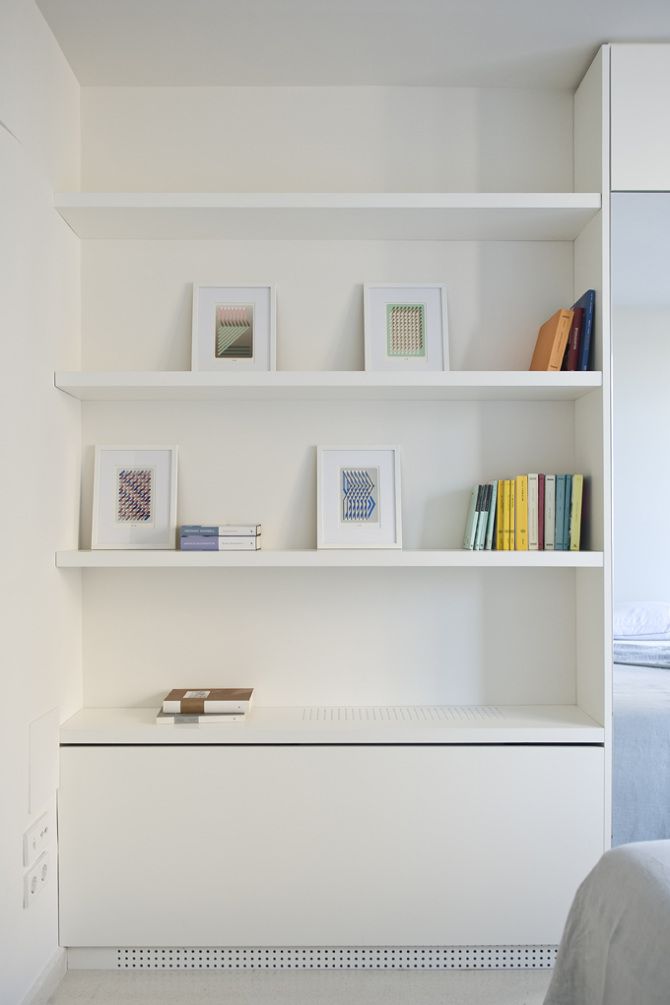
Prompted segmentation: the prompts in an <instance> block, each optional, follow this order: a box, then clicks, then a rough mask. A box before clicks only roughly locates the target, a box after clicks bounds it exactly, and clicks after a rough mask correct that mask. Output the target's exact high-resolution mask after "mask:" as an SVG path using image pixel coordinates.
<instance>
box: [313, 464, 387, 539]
mask: <svg viewBox="0 0 670 1005" xmlns="http://www.w3.org/2000/svg"><path fill="white" fill-rule="evenodd" d="M316 543H317V548H401V547H402V529H401V519H400V460H399V455H398V449H397V447H317V533H316Z"/></svg>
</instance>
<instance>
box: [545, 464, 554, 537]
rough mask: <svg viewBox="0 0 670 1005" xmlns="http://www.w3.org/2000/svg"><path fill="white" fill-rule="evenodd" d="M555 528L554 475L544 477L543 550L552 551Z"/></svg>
mask: <svg viewBox="0 0 670 1005" xmlns="http://www.w3.org/2000/svg"><path fill="white" fill-rule="evenodd" d="M555 529H556V475H547V476H546V477H545V479H544V550H545V551H554V550H555V548H554V544H555V537H554V533H555Z"/></svg>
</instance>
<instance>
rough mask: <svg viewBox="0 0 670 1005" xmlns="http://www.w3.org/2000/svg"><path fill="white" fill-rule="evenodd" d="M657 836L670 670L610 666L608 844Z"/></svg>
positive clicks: (668, 767) (665, 802) (666, 770)
mask: <svg viewBox="0 0 670 1005" xmlns="http://www.w3.org/2000/svg"><path fill="white" fill-rule="evenodd" d="M659 838H670V671H669V670H658V669H655V668H651V667H639V666H638V667H628V666H615V667H614V765H613V781H612V844H615V845H619V844H627V843H628V842H630V841H655V840H657V839H659ZM669 1002H670V999H669Z"/></svg>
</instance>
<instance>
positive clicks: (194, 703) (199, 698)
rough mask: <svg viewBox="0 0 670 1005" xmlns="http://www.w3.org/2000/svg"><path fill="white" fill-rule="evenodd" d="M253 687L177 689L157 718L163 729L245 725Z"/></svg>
mask: <svg viewBox="0 0 670 1005" xmlns="http://www.w3.org/2000/svg"><path fill="white" fill-rule="evenodd" d="M253 692H254V689H253V688H252V687H212V688H195V689H191V690H187V689H186V688H180V687H177V688H173V689H172V691H170V693H169V694H166V695H165V698H164V699H163V706H162V708H161V709H160V711H159V712H158V715H157V716H156V722H157V723H159V725H168V726H175V725H179V724H184V725H194V724H198V725H201V724H205V723H207V724H209V725H217V724H218V725H221V724H223V725H227V724H228V723H231V722H244V719H245V717H246V715H247V712H248V711H249V705H250V704H251V697H252V695H253Z"/></svg>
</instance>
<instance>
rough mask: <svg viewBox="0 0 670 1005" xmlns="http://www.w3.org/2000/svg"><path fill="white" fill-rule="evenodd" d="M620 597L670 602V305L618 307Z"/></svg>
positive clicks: (616, 420)
mask: <svg viewBox="0 0 670 1005" xmlns="http://www.w3.org/2000/svg"><path fill="white" fill-rule="evenodd" d="M612 322H613V324H612V341H613V346H614V442H613V449H614V599H615V600H616V601H621V600H668V601H670V524H669V523H668V499H669V498H670V467H669V466H668V457H667V454H668V430H670V394H669V393H668V373H670V307H664V308H661V307H656V308H652V309H646V310H645V309H644V308H643V307H623V306H619V307H616V308H615V309H614V311H613V317H612Z"/></svg>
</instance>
